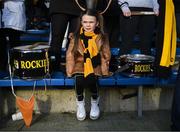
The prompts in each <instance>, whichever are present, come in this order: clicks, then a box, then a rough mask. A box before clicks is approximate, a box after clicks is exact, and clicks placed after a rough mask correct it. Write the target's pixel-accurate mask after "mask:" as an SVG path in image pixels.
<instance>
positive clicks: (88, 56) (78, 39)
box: [66, 9, 111, 121]
mask: <svg viewBox="0 0 180 132" xmlns="http://www.w3.org/2000/svg"><path fill="white" fill-rule="evenodd" d="M80 23H81V24H80V25H79V28H78V30H77V31H76V32H75V33H74V34H72V35H71V37H70V44H69V47H68V50H67V52H66V73H67V76H68V77H72V76H73V77H75V92H76V102H77V113H76V117H77V119H78V120H80V121H82V120H84V119H85V118H86V110H85V101H84V94H83V92H84V88H85V87H86V88H89V89H90V91H91V95H92V96H91V110H90V118H91V119H92V120H96V119H98V118H99V116H100V109H99V92H98V86H97V85H98V76H102V75H109V61H110V57H111V53H110V47H109V40H108V37H107V35H106V34H105V33H104V31H103V17H102V16H101V15H100V14H99V13H98V12H97V11H96V10H90V9H89V10H86V11H85V12H83V14H82V16H81V17H80Z"/></svg>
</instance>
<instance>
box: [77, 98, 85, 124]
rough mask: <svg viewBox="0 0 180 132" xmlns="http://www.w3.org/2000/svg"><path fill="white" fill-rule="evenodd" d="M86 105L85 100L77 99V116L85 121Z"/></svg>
mask: <svg viewBox="0 0 180 132" xmlns="http://www.w3.org/2000/svg"><path fill="white" fill-rule="evenodd" d="M84 106H85V103H84V100H83V101H77V113H76V117H77V119H78V120H79V121H83V120H84V119H85V118H86V110H85V108H84Z"/></svg>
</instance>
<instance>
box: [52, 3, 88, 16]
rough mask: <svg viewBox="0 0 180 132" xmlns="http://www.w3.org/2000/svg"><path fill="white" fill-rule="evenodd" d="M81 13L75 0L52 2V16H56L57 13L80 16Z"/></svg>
mask: <svg viewBox="0 0 180 132" xmlns="http://www.w3.org/2000/svg"><path fill="white" fill-rule="evenodd" d="M79 1H80V0H79ZM84 1H85V0H84ZM82 3H83V2H81V4H82ZM80 12H81V9H80V8H79V7H78V6H77V4H76V2H75V0H51V1H50V15H51V14H56V13H65V14H70V15H77V16H79V14H80Z"/></svg>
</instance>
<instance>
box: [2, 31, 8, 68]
mask: <svg viewBox="0 0 180 132" xmlns="http://www.w3.org/2000/svg"><path fill="white" fill-rule="evenodd" d="M0 42H1V44H0V63H1V64H0V71H6V69H7V67H6V65H7V42H6V36H5V33H4V29H0Z"/></svg>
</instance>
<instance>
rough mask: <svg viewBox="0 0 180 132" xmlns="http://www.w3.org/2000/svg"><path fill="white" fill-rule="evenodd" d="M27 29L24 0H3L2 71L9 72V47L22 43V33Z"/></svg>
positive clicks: (0, 36) (0, 66)
mask: <svg viewBox="0 0 180 132" xmlns="http://www.w3.org/2000/svg"><path fill="white" fill-rule="evenodd" d="M25 30H26V15H25V5H24V0H3V8H2V28H1V32H0V42H1V44H0V61H1V65H0V71H2V72H7V62H8V53H7V52H8V49H11V48H13V47H15V46H19V45H20V35H21V33H22V32H23V31H25Z"/></svg>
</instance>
